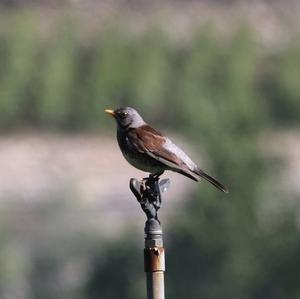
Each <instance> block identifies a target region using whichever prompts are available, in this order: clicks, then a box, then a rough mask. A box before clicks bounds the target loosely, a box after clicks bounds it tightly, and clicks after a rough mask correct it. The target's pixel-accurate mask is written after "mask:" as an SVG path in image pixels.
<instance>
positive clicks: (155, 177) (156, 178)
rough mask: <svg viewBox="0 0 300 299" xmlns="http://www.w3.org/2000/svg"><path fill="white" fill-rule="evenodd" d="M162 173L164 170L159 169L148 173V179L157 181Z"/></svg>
mask: <svg viewBox="0 0 300 299" xmlns="http://www.w3.org/2000/svg"><path fill="white" fill-rule="evenodd" d="M163 173H164V170H163V171H159V172H156V173H150V175H149V179H153V180H155V181H158V180H159V177H160V176H161V175H162V174H163Z"/></svg>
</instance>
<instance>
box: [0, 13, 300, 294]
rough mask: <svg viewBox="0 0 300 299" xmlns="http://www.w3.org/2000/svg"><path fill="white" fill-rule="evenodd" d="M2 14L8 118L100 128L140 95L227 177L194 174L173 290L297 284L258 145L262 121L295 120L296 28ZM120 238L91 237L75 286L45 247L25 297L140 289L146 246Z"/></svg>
mask: <svg viewBox="0 0 300 299" xmlns="http://www.w3.org/2000/svg"><path fill="white" fill-rule="evenodd" d="M0 23H1V30H0V126H1V129H2V130H3V131H4V130H6V129H19V128H23V127H26V126H27V127H34V128H39V129H44V128H46V129H49V128H50V129H55V130H61V129H63V130H94V129H102V130H103V131H104V130H105V128H107V127H108V126H107V124H108V122H109V125H110V126H111V122H110V120H109V119H108V118H107V117H106V116H105V115H104V114H103V115H102V110H103V109H104V108H115V107H117V106H120V105H126V106H127V105H128V106H134V107H136V108H137V109H138V110H141V111H143V115H146V116H147V117H146V119H151V120H152V122H153V123H155V122H160V124H161V125H163V126H168V127H170V128H172V129H173V130H177V131H180V132H181V133H182V134H185V135H186V136H187V138H188V139H190V140H193V145H194V146H195V148H196V149H199V151H200V148H201V151H202V153H204V155H205V154H207V159H206V160H207V161H208V157H209V158H210V159H211V160H210V163H209V169H210V170H211V171H210V172H211V173H213V174H215V175H216V177H219V178H222V181H224V182H226V183H227V184H228V186H229V189H230V194H229V195H228V196H223V195H221V194H220V193H218V192H216V191H215V190H212V189H211V188H210V187H209V186H207V187H204V186H202V188H201V193H200V191H199V192H198V191H197V192H195V194H191V195H190V197H191V201H190V202H189V204H188V207H187V209H186V210H185V211H182V218H181V219H180V220H178V219H173V224H172V225H170V226H169V227H170V228H169V230H168V231H167V232H166V236H168V239H167V242H166V247H167V253H168V255H167V267H168V272H167V276H166V279H167V281H166V282H167V285H166V290H167V295H168V298H174V299H175V298H190V299H194V298H195V299H196V298H212V299H213V298H238V299H248V298H249V299H250V298H251V299H282V298H285V299H296V298H299V296H300V285H299V282H298V280H297V278H299V277H300V270H299V267H297V265H298V262H299V251H300V238H299V228H298V227H297V221H296V220H297V218H296V213H294V212H293V211H292V208H291V210H290V211H289V212H286V213H284V214H282V215H280V217H275V216H273V215H272V214H270V213H265V214H263V215H261V213H260V207H261V204H262V202H264V200H265V199H266V198H268V197H270V196H273V195H274V193H272V189H274V188H275V190H276V187H274V186H269V185H268V186H267V187H266V184H267V183H268V180H267V178H268V176H269V174H270V172H272V165H271V164H268V163H266V161H263V159H262V156H261V153H260V150H259V147H258V137H259V136H260V134H261V132H263V131H265V130H270V129H271V130H273V129H277V128H282V127H286V128H289V127H291V126H297V125H299V122H300V118H299V115H300V101H299V96H300V85H299V77H300V47H299V42H298V41H292V42H289V43H287V44H285V45H284V46H282V47H280V48H276V49H274V48H273V47H272V48H271V47H267V46H263V45H260V44H259V43H258V42H257V39H256V38H255V35H254V34H253V32H252V31H251V28H246V27H244V26H241V28H240V30H237V32H235V33H234V34H231V35H228V36H221V35H220V34H219V33H218V32H217V31H216V30H214V29H213V28H212V27H209V26H208V27H202V28H201V29H199V31H198V32H196V33H194V34H193V36H191V37H190V38H189V40H188V41H187V42H185V43H181V42H178V41H174V40H173V39H172V38H171V37H169V36H168V35H167V34H166V33H164V32H163V31H162V30H159V28H151V29H149V30H148V31H146V32H144V33H142V34H133V33H130V32H128V30H127V29H126V26H122V24H119V25H112V26H108V27H107V28H105V30H103V29H101V30H100V29H99V31H98V32H90V33H89V34H87V35H84V34H82V32H81V31H80V30H79V26H78V24H77V23H76V22H75V21H74V20H73V19H70V18H69V17H68V16H65V15H63V16H62V17H61V20H59V21H58V22H56V23H55V24H54V25H53V24H52V26H50V27H49V28H44V27H43V26H39V19H38V17H35V15H33V14H30V13H23V14H20V15H14V14H13V15H10V16H5V17H3V18H1V20H0ZM271 183H272V184H274V182H271ZM275 196H276V195H275ZM279 196H282V200H284V196H285V194H284V193H283V194H279ZM223 197H224V198H225V197H228V200H224V199H223ZM54 211H56V210H54ZM53 213H54V212H53ZM266 219H272V221H271V224H269V225H268V223H269V222H268V221H266ZM1 234H2V232H1ZM74 238H75V236H74ZM2 239H5V234H4V233H3V236H1V240H2ZM85 242H87V243H88V241H87V240H85ZM124 242H128V240H126V241H125V240H119V241H118V242H117V243H116V244H110V245H109V246H108V247H107V248H105V247H104V246H105V245H104V244H102V246H103V247H104V248H101V250H100V251H99V252H97V250H95V248H96V246H95V247H93V248H94V249H93V250H91V252H90V254H91V256H92V257H91V271H89V272H88V273H89V274H87V275H88V277H87V280H86V284H85V285H84V287H82V289H81V291H78V292H77V293H76V295H75V294H73V293H70V295H68V294H69V293H68V292H63V288H64V286H63V285H60V284H59V282H57V283H55V279H58V278H57V277H58V276H59V274H58V272H59V271H58V270H57V269H59V267H60V266H61V258H62V257H61V255H60V254H59V253H58V254H57V255H56V256H51V254H50V255H49V253H47V251H43V250H44V249H40V251H38V252H37V253H35V254H34V255H33V256H32V259H31V261H30V262H31V263H32V265H31V268H32V269H31V276H30V278H31V280H30V288H29V289H30V290H32V292H31V293H30V296H29V297H28V298H58V297H59V298H92V299H96V298H131V299H135V298H142V297H143V295H141V294H142V291H143V283H141V281H142V279H143V278H142V277H143V276H141V275H142V273H141V271H142V262H141V259H140V260H133V259H132V258H133V256H135V255H136V254H137V255H139V254H140V255H141V252H142V251H141V250H140V249H138V248H136V245H135V244H133V245H132V248H131V246H130V245H128V244H125V245H120V244H124ZM1 243H2V242H1ZM48 245H49V244H48ZM76 246H77V244H76ZM79 247H80V246H79ZM38 248H39V247H38ZM76 248H77V247H76ZM120 248H122V251H121V250H119V249H120ZM37 250H38V249H37ZM4 251H5V248H4V247H2V245H1V246H0V256H5V255H4V254H2V252H4ZM65 258H66V259H68V257H67V255H66V256H65ZM2 259H4V258H3V257H2V258H0V262H1V263H2ZM2 269H3V268H2ZM1 271H2V270H1ZM1 271H0V279H1V281H0V291H1V289H5V286H3V283H2V281H3V279H2V276H3V275H4V274H2V273H1ZM3 271H5V270H3ZM20 271H21V270H20ZM3 273H4V272H3ZM47 273H48V274H47ZM49 273H50V274H49ZM15 275H17V274H15ZM47 275H48V276H47ZM49 275H50V278H49ZM56 276H57V277H56ZM133 278H134V279H133ZM135 279H136V280H135ZM4 281H5V280H4ZM43 286H44V287H43ZM55 290H56V291H55ZM59 290H62V292H59ZM141 290H142V291H141ZM3 292H4V291H3ZM0 294H1V293H0ZM61 294H65V295H64V296H61ZM19 298H22V297H19Z"/></svg>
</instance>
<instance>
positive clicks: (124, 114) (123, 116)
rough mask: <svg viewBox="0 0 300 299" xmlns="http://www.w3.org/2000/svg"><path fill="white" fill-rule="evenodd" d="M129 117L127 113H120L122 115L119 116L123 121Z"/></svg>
mask: <svg viewBox="0 0 300 299" xmlns="http://www.w3.org/2000/svg"><path fill="white" fill-rule="evenodd" d="M127 115H128V113H127V112H120V113H119V116H120V117H121V118H122V119H124V118H125V117H126V116H127Z"/></svg>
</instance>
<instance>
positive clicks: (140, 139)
mask: <svg viewBox="0 0 300 299" xmlns="http://www.w3.org/2000/svg"><path fill="white" fill-rule="evenodd" d="M129 134H135V135H136V137H137V138H131V140H135V144H134V147H135V148H136V149H137V150H138V151H139V152H142V153H147V154H149V155H150V156H151V157H152V158H155V159H157V160H159V161H161V162H165V161H164V160H167V161H168V162H171V163H172V165H169V166H171V167H175V168H177V167H182V166H183V161H182V160H181V159H180V158H178V157H177V156H176V155H175V154H173V153H171V152H170V151H168V150H167V149H166V148H164V143H165V142H166V138H165V137H164V136H163V135H162V134H161V133H160V132H158V131H156V130H155V129H153V128H152V127H150V126H149V125H143V126H141V127H139V128H136V129H134V130H132V131H131V132H129ZM173 164H174V165H173Z"/></svg>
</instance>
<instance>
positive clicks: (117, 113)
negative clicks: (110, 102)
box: [105, 107, 145, 130]
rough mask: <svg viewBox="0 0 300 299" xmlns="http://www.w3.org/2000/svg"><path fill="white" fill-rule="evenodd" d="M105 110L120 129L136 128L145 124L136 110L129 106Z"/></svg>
mask: <svg viewBox="0 0 300 299" xmlns="http://www.w3.org/2000/svg"><path fill="white" fill-rule="evenodd" d="M105 112H106V113H108V114H110V115H112V116H113V117H114V118H115V119H116V121H117V125H118V128H119V129H121V130H122V129H123V130H126V129H131V128H132V129H133V128H138V127H140V126H142V125H144V124H145V122H144V120H143V119H142V117H141V116H140V115H139V114H138V113H137V111H136V110H135V109H133V108H130V107H124V108H118V109H116V110H105Z"/></svg>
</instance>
